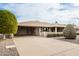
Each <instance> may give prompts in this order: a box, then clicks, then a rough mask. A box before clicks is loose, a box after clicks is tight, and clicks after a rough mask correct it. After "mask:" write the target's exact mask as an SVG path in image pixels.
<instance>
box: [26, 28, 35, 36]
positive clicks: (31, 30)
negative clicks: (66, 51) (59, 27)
mask: <svg viewBox="0 0 79 59" xmlns="http://www.w3.org/2000/svg"><path fill="white" fill-rule="evenodd" d="M26 30H27V35H35V28H33V27H27V29H26Z"/></svg>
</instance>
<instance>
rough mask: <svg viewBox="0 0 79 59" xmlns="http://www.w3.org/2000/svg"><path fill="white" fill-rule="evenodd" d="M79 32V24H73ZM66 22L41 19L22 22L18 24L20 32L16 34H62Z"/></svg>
mask: <svg viewBox="0 0 79 59" xmlns="http://www.w3.org/2000/svg"><path fill="white" fill-rule="evenodd" d="M73 26H74V28H76V30H77V33H79V32H78V31H79V26H75V25H73ZM64 27H66V25H65V24H57V23H56V24H50V23H45V22H39V21H27V22H20V23H19V25H18V32H17V34H16V35H20V36H22V35H34V36H46V35H47V34H49V33H50V34H62V33H63V29H64Z"/></svg>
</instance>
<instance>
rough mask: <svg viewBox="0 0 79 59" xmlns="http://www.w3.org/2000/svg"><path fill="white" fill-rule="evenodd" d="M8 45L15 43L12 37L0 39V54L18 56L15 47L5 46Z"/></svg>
mask: <svg viewBox="0 0 79 59" xmlns="http://www.w3.org/2000/svg"><path fill="white" fill-rule="evenodd" d="M9 45H15V44H14V42H13V40H12V39H5V40H2V39H0V56H19V54H18V52H17V49H16V47H11V48H6V46H9Z"/></svg>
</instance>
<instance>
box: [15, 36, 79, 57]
mask: <svg viewBox="0 0 79 59" xmlns="http://www.w3.org/2000/svg"><path fill="white" fill-rule="evenodd" d="M14 42H15V45H16V48H17V50H18V52H19V54H20V55H21V56H58V55H62V56H66V55H67V56H75V55H76V56H79V45H78V44H73V43H69V42H65V41H60V40H56V39H53V38H46V37H38V36H26V37H16V38H14Z"/></svg>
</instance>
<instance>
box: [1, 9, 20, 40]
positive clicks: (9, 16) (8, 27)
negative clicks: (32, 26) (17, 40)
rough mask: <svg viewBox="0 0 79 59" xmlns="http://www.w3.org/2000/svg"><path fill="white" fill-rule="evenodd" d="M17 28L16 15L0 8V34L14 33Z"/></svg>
mask: <svg viewBox="0 0 79 59" xmlns="http://www.w3.org/2000/svg"><path fill="white" fill-rule="evenodd" d="M17 29H18V23H17V19H16V16H15V15H14V14H13V13H11V12H10V11H8V10H0V34H4V39H5V34H15V33H16V32H17Z"/></svg>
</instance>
